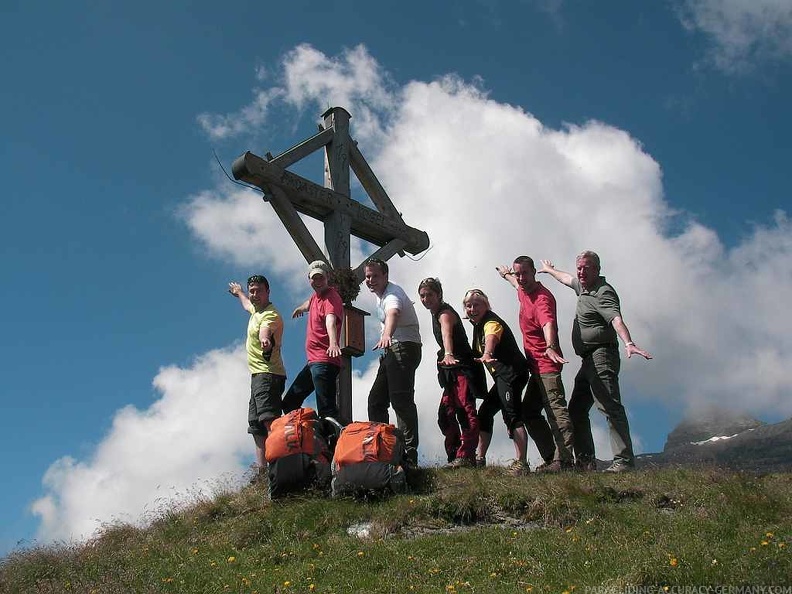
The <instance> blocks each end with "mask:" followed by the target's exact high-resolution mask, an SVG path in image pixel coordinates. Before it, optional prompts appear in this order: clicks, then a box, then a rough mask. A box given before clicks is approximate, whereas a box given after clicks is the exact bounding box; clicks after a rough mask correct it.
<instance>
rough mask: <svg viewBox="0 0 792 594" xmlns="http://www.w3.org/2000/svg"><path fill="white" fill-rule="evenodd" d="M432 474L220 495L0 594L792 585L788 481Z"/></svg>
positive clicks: (19, 580) (34, 566) (3, 582)
mask: <svg viewBox="0 0 792 594" xmlns="http://www.w3.org/2000/svg"><path fill="white" fill-rule="evenodd" d="M419 478H420V481H421V484H420V486H419V487H417V488H416V489H415V490H414V491H413V492H412V493H409V494H406V495H401V496H397V497H392V498H388V499H382V500H372V501H364V502H361V501H353V500H330V499H326V498H324V497H321V496H320V495H304V496H300V497H292V498H289V499H285V500H280V501H277V502H274V503H273V502H270V501H269V500H268V499H267V497H266V487H264V486H251V487H246V488H244V489H242V490H241V491H234V492H224V493H219V494H217V495H216V496H215V497H214V498H211V499H206V500H204V501H200V502H198V503H195V504H193V505H191V506H189V507H185V508H183V509H174V510H168V511H163V512H161V513H160V515H159V517H157V518H156V519H155V520H154V521H153V522H152V523H151V524H150V525H149V526H148V527H146V528H143V529H138V528H134V527H131V526H128V525H118V526H110V527H107V528H106V529H105V530H103V531H102V533H101V534H100V535H99V536H97V537H96V538H94V539H93V540H91V541H90V542H88V543H85V544H81V545H71V546H65V545H60V546H53V547H40V548H36V549H31V550H23V551H18V552H15V553H13V554H11V555H10V556H9V557H7V558H5V559H4V560H2V562H1V563H0V592H3V593H16V592H19V593H24V594H29V593H33V592H35V593H42V594H45V593H50V592H78V593H94V594H100V593H101V594H109V593H122V592H123V593H127V592H146V593H154V592H168V593H170V592H174V593H175V592H180V593H190V594H193V593H205V592H206V593H226V592H233V593H245V594H251V593H260V594H263V593H271V592H282V593H286V592H289V593H291V592H295V593H296V592H325V593H329V592H337V593H346V592H397V593H398V592H445V593H450V592H454V593H468V592H470V593H474V592H476V593H482V592H533V593H535V594H538V593H540V592H557V593H567V594H572V593H573V592H578V593H580V594H582V593H584V592H590V593H592V594H593V593H595V592H598V593H603V592H606V591H609V592H617V591H618V592H623V591H624V590H625V589H626V588H627V587H628V586H660V587H661V588H660V589H654V590H653V589H650V588H646V589H643V590H639V591H641V592H651V591H655V592H662V587H663V586H667V587H668V588H667V591H669V592H673V591H674V590H675V588H673V587H674V586H688V587H700V586H723V585H726V586H747V585H772V586H789V585H790V583H792V553H790V547H792V474H789V473H778V474H766V475H762V476H755V475H750V474H743V473H734V472H729V471H723V470H716V469H706V468H704V469H689V468H688V469H685V468H666V469H660V470H639V471H637V472H634V473H630V474H622V475H615V476H613V475H607V474H603V473H589V474H571V473H570V474H561V475H533V476H528V477H523V478H513V477H509V476H505V475H504V473H503V472H502V470H501V469H499V468H492V467H491V468H487V469H483V470H475V469H464V470H457V471H446V470H440V469H427V470H422V471H421V476H420V477H419ZM589 586H606V587H607V589H603V588H596V589H593V588H587V587H589ZM633 591H636V590H633ZM676 591H681V590H678V589H677V590H676ZM701 591H703V590H701ZM783 591H785V592H787V593H788V592H790V589H789V588H786V589H783ZM713 592H714V590H713Z"/></svg>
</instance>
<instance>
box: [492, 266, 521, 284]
mask: <svg viewBox="0 0 792 594" xmlns="http://www.w3.org/2000/svg"><path fill="white" fill-rule="evenodd" d="M495 270H497V271H498V274H500V275H501V278H502V279H504V280H507V281H509V284H510V285H511V286H512V287H514V288H515V289H517V288H519V285H518V284H517V279H516V278H515V276H514V272H512V271H511V269H510V268H509V267H508V266H504V265H503V264H500V265H499V266H496V267H495Z"/></svg>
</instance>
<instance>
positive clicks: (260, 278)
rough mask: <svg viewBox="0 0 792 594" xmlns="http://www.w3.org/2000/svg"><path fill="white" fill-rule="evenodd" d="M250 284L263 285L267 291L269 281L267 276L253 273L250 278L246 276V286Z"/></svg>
mask: <svg viewBox="0 0 792 594" xmlns="http://www.w3.org/2000/svg"><path fill="white" fill-rule="evenodd" d="M250 285H264V288H265V289H267V291H269V281H268V280H267V277H266V276H264V275H263V274H254V275H253V276H251V277H250V278H248V287H249V286H250Z"/></svg>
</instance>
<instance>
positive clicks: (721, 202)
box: [0, 0, 792, 553]
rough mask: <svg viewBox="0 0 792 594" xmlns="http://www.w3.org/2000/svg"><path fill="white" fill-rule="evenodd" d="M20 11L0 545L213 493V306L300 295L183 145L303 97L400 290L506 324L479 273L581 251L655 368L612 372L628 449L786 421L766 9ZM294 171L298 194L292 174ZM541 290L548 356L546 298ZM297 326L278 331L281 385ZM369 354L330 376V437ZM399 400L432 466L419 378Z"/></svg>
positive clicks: (222, 400) (216, 377) (784, 58)
mask: <svg viewBox="0 0 792 594" xmlns="http://www.w3.org/2000/svg"><path fill="white" fill-rule="evenodd" d="M50 4H51V3H42V2H24V3H23V2H15V1H8V2H4V3H3V4H2V6H0V49H2V57H3V59H2V61H0V75H1V76H2V86H0V130H2V134H1V135H0V156H1V157H2V158H0V174H1V175H2V179H3V180H4V182H5V190H4V191H3V196H4V215H3V217H2V219H0V246H2V252H1V253H2V268H3V290H2V293H0V299H2V301H1V302H0V311H2V328H3V335H4V341H3V346H2V361H3V366H2V369H3V372H2V382H1V383H0V399H2V405H3V411H4V414H3V415H2V417H0V419H1V420H0V446H1V447H0V449H1V451H2V452H3V453H2V469H3V474H4V476H5V477H6V481H5V484H6V485H7V486H6V488H5V489H3V491H2V494H1V495H0V526H2V532H1V533H0V552H2V553H5V552H8V551H10V550H11V549H12V548H14V547H16V546H19V545H21V546H27V545H30V544H31V543H35V542H49V541H50V540H53V539H56V540H58V539H66V540H68V539H70V538H81V537H84V536H85V535H86V533H90V531H91V530H92V529H93V528H95V527H97V526H99V525H101V524H105V523H108V522H112V521H116V520H129V521H137V520H138V519H139V518H141V517H145V516H146V515H147V514H152V513H156V510H157V508H158V506H161V505H166V504H167V503H163V502H168V501H171V500H172V499H173V498H179V497H189V496H190V495H191V494H195V493H196V492H205V491H206V490H211V489H212V488H213V487H217V485H222V484H225V483H227V482H228V481H231V482H233V481H234V480H237V479H238V477H239V475H241V473H242V472H243V470H244V468H245V467H246V465H247V464H248V463H249V461H250V450H251V445H252V444H251V443H249V437H248V436H247V435H246V434H245V433H244V431H245V410H246V409H245V406H246V403H247V390H248V378H247V376H246V369H245V364H244V355H243V354H242V352H241V351H240V341H241V337H242V334H243V331H244V327H245V322H246V320H245V315H244V313H243V312H242V311H241V310H240V309H239V308H238V306H237V305H236V304H234V303H233V300H232V299H231V298H230V297H229V296H228V295H227V294H226V293H225V287H226V286H227V283H228V281H229V280H232V279H237V280H244V278H246V277H247V276H248V275H249V274H250V273H252V272H263V273H265V274H267V275H268V276H269V277H270V280H271V283H272V284H273V289H274V291H273V301H274V302H275V303H276V305H278V306H279V308H280V309H281V311H282V312H283V313H286V314H288V312H290V311H291V309H292V308H293V307H294V306H295V305H296V304H297V303H299V302H300V301H301V300H302V299H303V298H304V297H305V296H307V294H308V286H307V284H306V283H304V272H305V271H304V263H303V261H302V260H301V256H300V255H299V253H298V252H297V250H296V248H295V247H294V246H293V245H292V243H291V240H290V239H289V237H288V235H287V234H285V232H284V231H283V230H282V229H281V228H280V224H279V222H278V221H277V218H276V217H275V215H274V213H273V212H272V210H271V208H270V207H269V205H267V204H265V203H262V202H261V201H260V200H259V198H258V197H257V196H256V195H255V194H254V193H252V192H248V191H246V190H244V189H242V188H240V187H239V186H236V185H234V184H231V183H230V182H229V181H228V180H227V179H226V178H225V177H224V175H223V174H222V172H221V171H220V169H219V166H218V164H217V163H216V162H215V159H214V156H213V151H216V153H217V155H218V156H219V158H220V161H221V162H222V164H223V165H224V167H226V169H229V170H230V164H231V162H232V161H233V160H234V158H236V157H237V156H239V155H241V154H242V153H244V152H245V151H246V150H251V151H253V152H255V153H258V154H263V153H265V152H266V151H268V150H269V151H271V152H272V153H273V154H277V153H279V152H282V151H283V150H285V149H287V148H288V147H290V146H292V145H293V144H296V143H297V142H299V141H301V140H303V139H304V138H307V137H308V136H310V135H311V134H313V133H314V131H315V130H316V122H317V121H318V119H319V116H320V114H321V113H322V112H323V111H324V110H325V109H326V108H327V107H329V106H332V105H342V106H344V107H345V108H346V109H347V110H348V111H349V112H350V113H351V114H352V122H351V123H352V135H353V137H355V138H356V139H357V140H358V141H359V146H360V148H361V150H362V152H363V153H364V155H365V156H366V157H367V159H368V160H369V162H370V163H371V164H372V166H373V168H374V171H375V173H376V174H377V175H378V176H379V178H380V180H381V181H382V182H383V184H384V185H385V187H386V189H387V190H388V192H389V193H390V196H391V198H392V199H393V201H394V202H395V204H396V206H397V208H399V210H401V211H402V213H403V215H404V218H405V221H406V222H407V223H408V224H410V225H412V226H415V227H418V228H422V229H424V230H426V231H427V233H428V234H429V236H430V238H431V240H432V244H433V245H432V249H431V250H430V251H429V252H428V253H427V255H426V256H425V257H424V258H423V259H421V260H419V261H413V260H409V259H407V258H404V259H397V261H394V262H393V274H392V280H394V281H396V282H399V283H400V284H402V285H403V286H404V287H405V288H406V289H408V290H412V288H413V287H414V286H416V285H417V280H418V279H420V278H421V277H423V276H428V275H437V276H440V278H441V279H443V281H444V283H445V286H446V295H447V297H448V298H449V301H450V302H451V303H452V304H457V303H458V301H459V299H460V298H461V295H462V292H463V291H464V289H465V288H468V287H470V286H474V285H477V286H480V287H482V288H484V289H485V291H487V292H488V293H489V294H490V297H491V299H492V301H493V307H494V308H495V309H496V311H498V312H499V313H501V314H502V315H503V316H504V317H506V318H507V319H511V320H513V321H514V324H515V325H516V304H515V300H514V296H513V292H510V291H511V290H510V288H509V287H508V286H505V285H506V284H505V283H503V282H502V281H500V279H499V278H498V277H497V274H496V273H495V271H494V266H495V265H496V264H500V263H508V262H510V261H511V259H512V258H513V257H514V256H516V255H518V254H521V253H527V254H529V255H532V256H534V257H536V258H550V259H552V260H553V261H554V262H555V263H556V265H557V266H558V267H559V268H562V269H566V270H570V269H571V268H572V266H573V265H574V255H575V254H576V253H578V252H579V251H581V250H582V249H586V248H588V249H595V250H597V251H599V252H600V253H601V255H602V257H603V273H604V274H605V275H606V276H607V277H608V278H609V280H611V281H612V282H613V284H614V286H615V287H616V288H617V290H618V291H619V293H620V295H621V297H622V302H623V307H624V312H623V313H624V316H625V320H626V321H627V323H628V325H629V326H630V328H631V330H632V331H633V336H634V338H635V340H636V341H637V342H638V343H639V345H640V346H642V347H644V348H646V349H648V350H649V351H651V352H653V353H654V354H655V356H656V357H655V359H654V360H653V361H651V362H646V361H636V360H634V359H633V360H631V361H629V362H625V363H624V371H623V377H622V379H623V384H624V392H625V402H626V405H627V409H628V412H629V414H630V417H631V422H632V425H633V432H634V434H635V436H636V441H637V443H638V444H639V449H640V450H642V451H648V452H650V451H657V450H660V449H662V446H663V443H664V441H665V437H666V435H667V433H668V432H669V431H670V430H671V429H672V428H673V427H674V426H675V424H676V423H677V422H678V421H679V419H680V418H681V416H682V415H683V414H684V413H685V412H686V410H687V409H688V407H690V406H698V405H704V404H708V403H712V402H718V403H721V404H724V405H727V406H734V407H744V408H746V409H747V410H748V411H749V412H751V413H752V414H754V415H756V416H758V417H759V418H761V419H764V420H767V421H774V420H779V419H781V418H786V417H789V416H790V414H792V405H791V404H790V403H789V399H788V393H789V390H788V387H787V384H786V382H785V378H784V377H783V375H784V374H783V371H784V369H785V368H788V367H789V365H790V364H791V363H792V339H790V336H792V327H790V322H789V321H788V320H787V319H784V318H782V317H781V315H780V314H781V311H782V302H781V296H782V295H784V294H785V293H786V292H787V290H789V289H792V265H791V264H790V262H792V245H791V244H790V241H791V240H790V233H789V231H790V222H789V220H788V218H787V213H788V211H789V206H790V190H789V187H790V170H789V163H790V162H791V161H792V148H791V145H790V136H791V135H792V115H791V114H790V110H789V105H790V104H792V76H791V75H792V45H790V41H789V40H790V39H792V35H791V34H790V33H792V4H790V2H789V1H788V0H787V1H781V0H776V1H772V0H762V1H757V0H750V1H749V0H745V1H741V0H729V1H727V2H715V1H714V0H713V1H710V0H678V1H675V2H655V3H636V2H627V1H617V2H610V3H572V2H564V1H562V0H557V1H551V0H547V1H539V0H537V1H534V2H530V1H525V2H497V1H494V0H493V1H486V2H485V1H480V2H468V3H444V2H421V3H417V2H409V1H408V2H400V3H363V2H351V1H348V2H335V3H328V4H326V5H322V4H317V3H315V2H305V1H299V0H298V1H293V2H290V3H283V4H282V5H281V4H278V3H267V4H261V3H253V2H245V1H242V2H237V3H235V4H234V5H233V6H227V7H221V6H220V5H218V4H217V3H212V2H190V3H186V2H168V3H157V4H156V5H154V4H152V3H149V2H139V3H134V5H133V4H132V3H127V4H126V6H123V5H121V4H120V3H116V4H114V5H104V6H98V5H96V3H88V2H73V3H69V4H68V5H61V6H51V5H50ZM286 6H288V8H287V7H286ZM295 170H296V171H298V172H299V173H301V174H303V175H306V176H308V177H312V179H314V180H315V181H317V182H319V183H321V180H322V170H321V160H319V159H317V158H314V159H309V160H307V162H306V163H304V164H301V165H300V166H299V167H297V168H295ZM353 197H356V198H358V199H362V200H365V197H364V196H363V195H362V193H361V191H360V188H357V187H356V188H353ZM311 225H312V228H313V229H314V230H316V231H317V235H316V236H317V237H318V238H319V240H320V241H321V231H320V227H319V226H318V225H316V224H315V223H311ZM372 249H373V248H371V246H365V245H361V244H360V243H357V244H355V245H354V246H353V253H354V255H353V259H355V258H356V257H357V259H358V261H359V260H360V258H361V257H363V255H365V254H367V253H370V251H372ZM542 280H543V281H544V282H545V284H546V285H547V286H548V287H549V288H551V290H553V291H554V293H555V294H556V296H557V297H558V299H559V310H560V311H559V315H560V318H561V320H560V321H561V334H562V347H564V348H566V350H567V352H568V354H569V355H571V347H570V346H569V341H568V337H569V329H570V321H571V317H572V314H573V312H574V296H573V295H571V292H569V291H568V289H565V288H564V287H562V286H560V285H557V284H554V283H553V281H552V279H547V278H545V279H542ZM364 293H365V291H364ZM567 293H570V294H567ZM416 301H417V299H416ZM358 304H359V305H360V306H361V307H363V308H368V307H370V305H371V300H370V296H369V295H365V294H364V295H361V298H360V299H359V300H358ZM784 305H785V304H784ZM418 307H419V316H420V318H421V321H422V323H425V324H426V326H425V330H424V334H425V339H426V340H425V343H426V345H427V349H428V350H427V351H426V353H425V358H426V360H427V361H430V360H431V356H432V353H434V348H435V347H434V345H433V341H432V338H431V335H430V332H429V330H428V316H427V315H426V313H425V312H424V311H422V310H421V308H420V305H418ZM368 326H369V332H370V333H371V332H374V330H375V328H374V327H373V326H374V325H373V324H369V325H368ZM303 332H304V321H300V320H298V321H289V322H288V323H287V327H286V340H285V346H286V363H287V368H288V370H289V372H290V374H291V375H293V374H294V373H296V372H297V371H298V370H299V368H300V367H301V365H302V362H303V361H302V358H303V352H302V346H303ZM370 342H371V344H373V341H370ZM565 343H566V344H565ZM569 358H570V359H571V363H570V365H568V366H567V369H566V370H565V376H564V377H565V381H566V385H567V388H568V389H570V388H571V378H572V375H571V374H574V371H575V369H576V361H575V359H574V357H571V356H570V357H569ZM372 362H373V359H372V358H371V357H370V356H369V357H365V358H362V359H358V360H355V371H356V374H357V375H356V380H355V381H356V387H355V396H354V402H355V413H356V416H357V417H360V418H362V417H363V415H364V414H365V405H364V402H365V394H366V393H367V386H368V385H369V384H370V381H371V369H370V366H371V364H372ZM418 392H419V394H418V402H419V407H420V409H421V418H422V429H421V433H422V439H423V446H422V452H423V454H422V455H423V456H424V461H425V463H433V462H434V461H439V459H440V455H441V454H440V453H441V451H442V446H441V443H440V439H439V437H440V436H439V431H437V430H436V428H435V426H434V424H433V418H434V412H435V410H436V408H435V407H436V401H437V398H438V394H437V393H436V392H437V389H436V385H435V384H434V379H433V373H432V372H431V369H429V366H427V365H424V366H423V368H422V370H421V373H420V374H419V383H418ZM598 440H599V441H598V445H599V453H600V457H602V458H607V457H609V454H610V452H609V448H608V445H607V440H606V439H605V436H604V433H603V432H602V431H601V426H600V430H599V433H598ZM496 442H497V443H496V444H495V447H496V448H500V449H499V450H497V451H499V452H501V453H502V455H503V456H504V457H506V456H508V453H509V446H508V444H507V443H506V442H505V437H504V436H503V435H496Z"/></svg>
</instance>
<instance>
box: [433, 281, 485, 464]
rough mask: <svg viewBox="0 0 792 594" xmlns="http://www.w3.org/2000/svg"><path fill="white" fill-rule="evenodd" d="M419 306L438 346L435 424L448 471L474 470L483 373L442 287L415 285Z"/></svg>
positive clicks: (436, 284)
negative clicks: (428, 319) (429, 318)
mask: <svg viewBox="0 0 792 594" xmlns="http://www.w3.org/2000/svg"><path fill="white" fill-rule="evenodd" d="M418 295H419V297H420V298H421V303H422V304H423V306H424V307H425V308H426V309H428V310H429V311H430V312H431V314H432V331H433V333H434V337H435V340H437V344H438V345H439V346H440V350H439V351H437V379H438V381H439V382H440V387H442V388H443V395H442V396H441V397H440V407H439V409H438V412H437V424H438V425H439V426H440V431H442V432H443V435H444V436H445V450H446V454H447V455H448V462H449V464H448V467H450V468H461V467H465V466H475V463H476V447H477V446H478V442H479V422H478V416H477V414H476V394H477V393H479V394H482V396H483V393H484V392H485V391H486V382H485V380H484V371H483V369H482V367H481V364H480V363H477V362H476V361H474V360H473V351H472V350H471V348H470V345H468V342H467V334H466V333H465V327H464V326H463V325H462V320H461V319H460V317H459V314H457V312H456V311H454V308H453V307H451V306H450V305H448V303H446V302H444V301H443V286H442V285H441V284H440V281H439V280H437V279H436V278H426V279H424V280H422V281H421V283H420V284H419V285H418Z"/></svg>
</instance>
